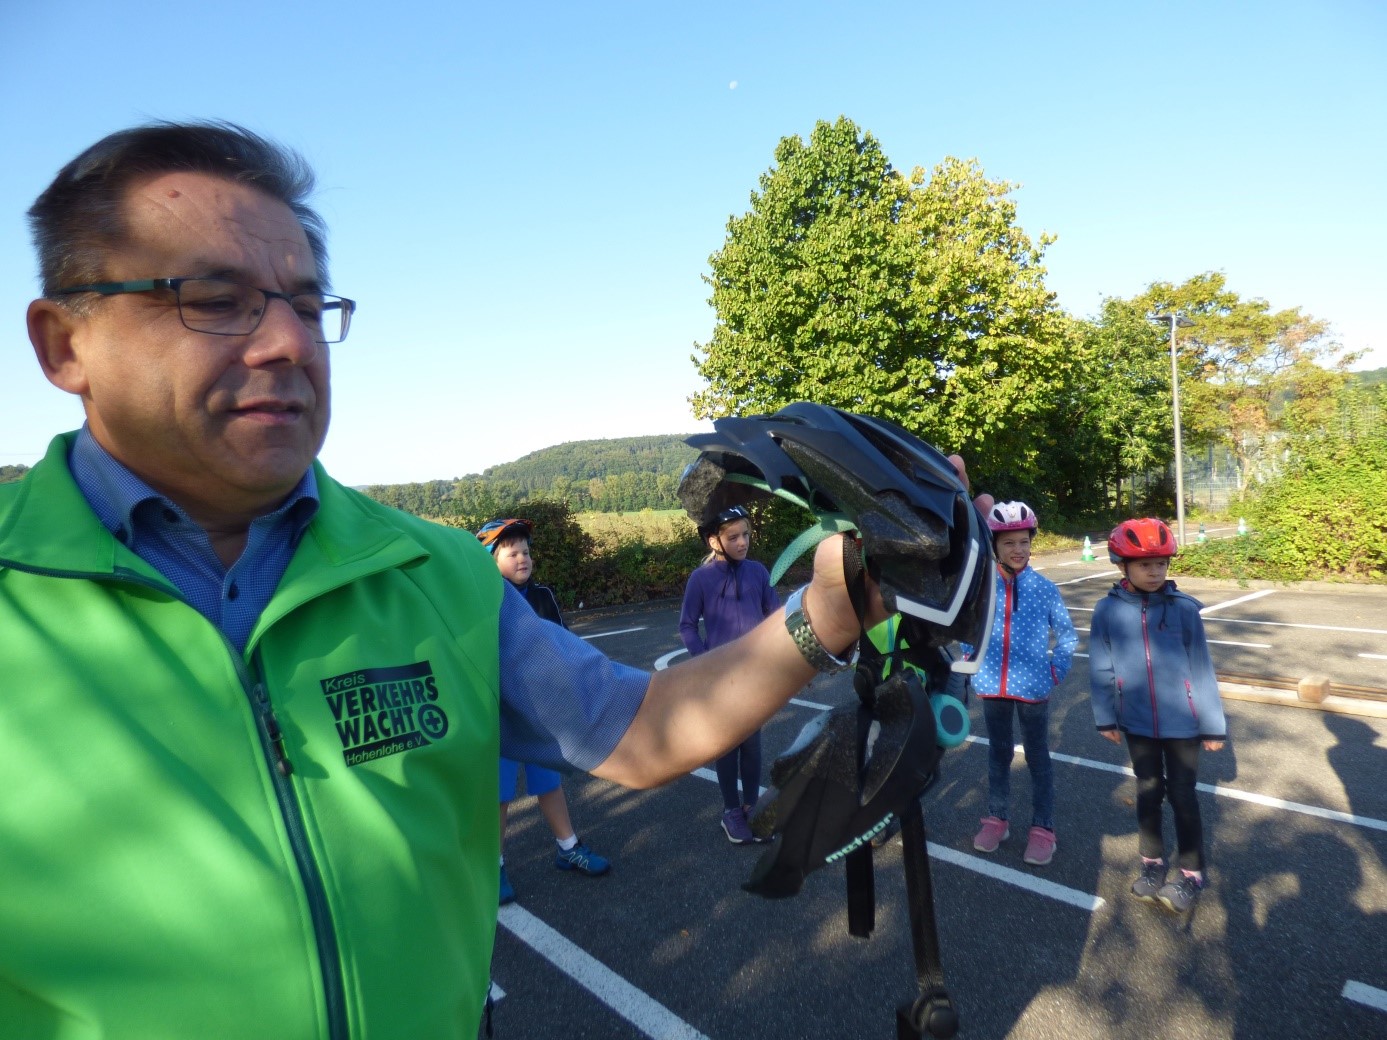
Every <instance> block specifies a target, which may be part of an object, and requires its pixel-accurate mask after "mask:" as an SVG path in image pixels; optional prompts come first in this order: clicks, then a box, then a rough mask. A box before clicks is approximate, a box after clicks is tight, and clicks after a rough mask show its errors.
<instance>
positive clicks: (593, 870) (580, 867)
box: [554, 839, 612, 877]
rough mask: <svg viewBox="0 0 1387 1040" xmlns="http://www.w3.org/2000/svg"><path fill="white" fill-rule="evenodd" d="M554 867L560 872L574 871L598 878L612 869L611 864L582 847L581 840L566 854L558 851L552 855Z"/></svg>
mask: <svg viewBox="0 0 1387 1040" xmlns="http://www.w3.org/2000/svg"><path fill="white" fill-rule="evenodd" d="M554 866H556V867H558V868H559V869H560V870H576V871H578V872H579V873H582V874H586V875H587V876H588V877H600V876H602V875H603V874H605V873H606V872H607V871H609V870H611V869H612V865H611V863H610V862H609V861H608V860H607V859H605V858H604V857H602V856H599V855H598V854H597V853H595V852H593V851H592V849H590V848H588V847H587V846H586V845H584V844H583V842H582V839H579V840H578V844H577V845H574V846H573V848H571V849H569V850H568V851H567V852H565V851H564V850H563V849H559V850H558V851H557V852H556V853H555V854H554Z"/></svg>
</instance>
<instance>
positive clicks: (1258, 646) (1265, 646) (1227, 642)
mask: <svg viewBox="0 0 1387 1040" xmlns="http://www.w3.org/2000/svg"><path fill="white" fill-rule="evenodd" d="M1074 631H1075V632H1092V631H1093V629H1091V628H1083V627H1081V626H1079V625H1075V626H1074ZM1209 642H1210V643H1217V644H1218V645H1219V646H1247V647H1251V648H1252V649H1254V650H1270V649H1271V644H1270V643H1239V642H1237V641H1235V640H1232V639H1210V640H1209ZM1076 656H1083V655H1076ZM1359 656H1360V657H1362V656H1363V655H1362V654H1359Z"/></svg>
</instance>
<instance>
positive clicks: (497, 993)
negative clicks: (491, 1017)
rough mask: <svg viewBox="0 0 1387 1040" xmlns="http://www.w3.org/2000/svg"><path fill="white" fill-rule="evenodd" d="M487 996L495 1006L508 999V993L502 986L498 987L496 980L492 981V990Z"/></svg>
mask: <svg viewBox="0 0 1387 1040" xmlns="http://www.w3.org/2000/svg"><path fill="white" fill-rule="evenodd" d="M487 996H489V997H490V998H491V1002H492V1003H493V1004H499V1003H501V1001H503V1000H505V999H506V991H505V990H503V989H502V988H501V987H500V986H498V985H496V980H495V979H492V980H491V990H490V992H488V993H487Z"/></svg>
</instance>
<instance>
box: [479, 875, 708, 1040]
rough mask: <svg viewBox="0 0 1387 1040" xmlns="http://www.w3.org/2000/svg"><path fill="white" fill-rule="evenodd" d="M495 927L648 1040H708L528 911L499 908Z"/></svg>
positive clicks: (511, 907) (507, 907)
mask: <svg viewBox="0 0 1387 1040" xmlns="http://www.w3.org/2000/svg"><path fill="white" fill-rule="evenodd" d="M496 920H497V923H498V924H500V925H501V926H502V927H503V928H505V929H506V931H508V932H510V933H511V934H512V935H514V936H515V937H516V938H517V939H519V940H520V941H521V942H523V943H524V944H525V945H526V946H528V947H530V949H532V950H534V951H535V952H536V953H538V954H539V955H540V956H541V957H543V958H544V959H545V960H547V961H548V962H549V963H550V964H552V965H554V967H556V968H558V969H559V970H560V971H561V972H563V973H564V974H565V975H567V976H568V977H569V978H571V979H572V980H573V981H574V982H576V983H578V985H580V986H582V987H583V988H584V989H585V990H587V991H588V992H589V993H591V994H592V995H593V996H595V997H596V998H597V999H598V1000H600V1001H602V1003H604V1004H606V1005H607V1007H609V1008H611V1009H612V1010H613V1011H615V1012H616V1013H617V1014H618V1015H620V1016H621V1017H622V1018H624V1019H626V1021H628V1022H630V1023H631V1024H632V1025H633V1026H635V1027H636V1028H637V1029H638V1030H640V1031H641V1032H642V1033H643V1034H644V1035H646V1036H648V1037H650V1038H651V1040H708V1038H707V1037H706V1036H704V1035H703V1034H702V1033H700V1032H699V1031H698V1030H697V1029H695V1028H694V1027H693V1026H691V1025H689V1024H688V1023H687V1022H685V1021H684V1020H683V1019H682V1018H679V1017H678V1016H677V1015H675V1014H674V1012H672V1011H670V1010H669V1008H667V1007H665V1006H664V1005H663V1004H661V1003H660V1002H659V1001H657V1000H655V999H654V998H653V997H651V996H650V995H649V994H647V993H645V992H643V991H642V990H639V989H637V988H636V987H635V986H633V985H631V984H630V983H629V982H627V981H626V980H625V979H623V978H622V977H621V976H620V975H618V974H617V973H616V972H614V971H612V970H611V969H610V968H608V967H607V966H606V965H605V964H603V963H602V962H601V961H599V960H598V959H597V958H595V957H593V956H592V955H591V954H589V953H588V952H587V951H585V950H583V949H582V948H581V947H579V946H577V945H575V944H574V943H572V942H570V941H569V940H568V939H565V938H564V937H563V936H562V935H560V934H559V933H558V932H556V931H555V930H554V929H552V928H550V927H549V926H548V925H547V924H545V923H544V922H543V921H541V920H540V919H539V918H538V917H536V916H535V915H534V914H532V913H530V912H529V911H528V910H525V909H524V908H522V907H520V906H517V905H516V904H515V903H511V904H509V905H507V906H503V907H501V910H500V913H498V914H497V918H496Z"/></svg>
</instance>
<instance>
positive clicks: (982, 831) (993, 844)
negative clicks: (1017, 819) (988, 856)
mask: <svg viewBox="0 0 1387 1040" xmlns="http://www.w3.org/2000/svg"><path fill="white" fill-rule="evenodd" d="M1010 837H1011V828H1010V827H1008V826H1007V821H1006V820H999V819H997V817H995V816H984V817H983V818H982V826H981V827H980V828H978V835H977V837H976V838H974V839H973V848H975V849H977V850H978V851H979V852H996V851H997V846H998V845H1000V844H1001V843H1002V842H1004V841H1006V840H1007V839H1008V838H1010Z"/></svg>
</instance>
